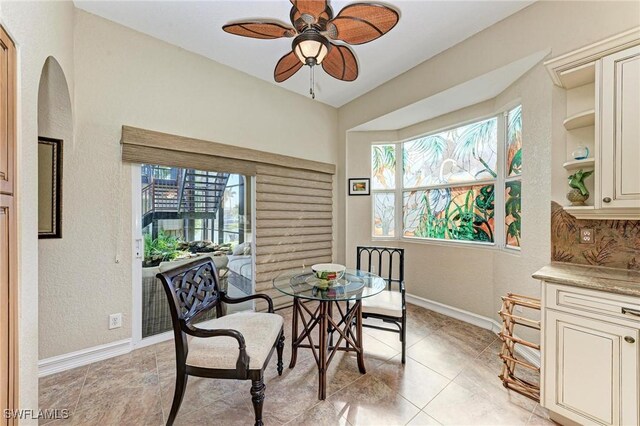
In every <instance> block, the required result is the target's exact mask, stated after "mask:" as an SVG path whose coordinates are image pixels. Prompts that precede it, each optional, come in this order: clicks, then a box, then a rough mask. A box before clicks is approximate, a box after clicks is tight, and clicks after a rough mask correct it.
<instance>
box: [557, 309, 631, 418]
mask: <svg viewBox="0 0 640 426" xmlns="http://www.w3.org/2000/svg"><path fill="white" fill-rule="evenodd" d="M546 315H547V321H546V335H545V348H546V349H545V350H546V351H547V361H546V365H547V366H546V369H547V372H546V374H545V383H546V384H545V391H546V395H547V396H546V397H545V399H546V405H547V408H549V409H550V410H552V411H554V412H557V413H558V414H561V415H563V416H565V417H567V418H569V419H572V420H575V421H577V422H579V423H581V424H585V423H589V424H603V425H619V424H625V425H626V424H634V425H635V424H638V397H639V396H640V395H639V394H638V380H639V378H640V377H639V375H638V355H639V354H640V353H639V352H638V340H639V339H640V330H638V329H634V328H631V327H625V326H622V325H617V324H613V323H608V322H605V321H598V320H594V319H590V318H585V317H582V316H579V315H573V314H566V313H562V312H557V311H553V310H547V312H546Z"/></svg>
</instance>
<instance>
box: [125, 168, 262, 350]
mask: <svg viewBox="0 0 640 426" xmlns="http://www.w3.org/2000/svg"><path fill="white" fill-rule="evenodd" d="M139 170H140V181H139V182H140V186H139V192H138V193H139V194H140V199H139V206H140V210H139V212H137V213H136V214H138V215H139V216H138V218H137V219H138V220H135V221H134V222H135V223H137V226H136V227H137V228H138V232H139V234H138V236H139V243H138V247H137V248H136V249H135V251H136V252H138V253H139V256H138V257H139V258H140V260H141V262H139V263H140V268H141V274H140V279H139V280H136V281H138V282H140V283H141V288H139V289H138V297H137V299H138V300H139V306H138V311H139V312H138V314H139V315H140V321H139V326H140V329H141V330H140V337H141V339H145V338H148V337H150V336H155V335H160V334H162V333H165V332H168V331H170V330H171V316H170V313H169V310H168V304H167V300H166V295H165V293H164V289H163V288H162V285H161V283H160V281H159V280H157V279H156V274H157V273H159V272H164V271H167V270H169V269H172V268H175V267H177V266H180V265H182V264H184V263H187V262H190V261H193V260H194V259H198V258H205V257H206V258H210V259H211V260H212V261H213V263H214V264H215V266H216V268H217V270H218V274H219V276H220V285H221V288H222V289H223V290H224V291H226V292H227V293H228V294H229V295H230V296H231V297H242V296H245V295H249V294H252V293H253V288H254V285H253V281H254V280H253V270H254V268H253V264H254V261H253V259H254V255H253V245H252V241H253V234H252V231H251V229H252V228H251V225H252V224H251V217H252V211H253V202H252V199H253V197H252V187H253V185H252V179H251V178H250V177H246V176H242V175H238V174H229V173H223V172H216V171H203V170H196V169H185V168H177V167H165V166H159V165H152V164H143V165H141V166H140V168H139ZM134 186H135V185H134ZM135 231H136V230H135V229H134V232H135ZM134 282H135V281H134ZM251 307H252V305H250V304H243V305H229V306H227V307H225V309H226V310H227V311H230V312H231V311H237V310H244V309H251ZM207 319H209V318H204V320H207Z"/></svg>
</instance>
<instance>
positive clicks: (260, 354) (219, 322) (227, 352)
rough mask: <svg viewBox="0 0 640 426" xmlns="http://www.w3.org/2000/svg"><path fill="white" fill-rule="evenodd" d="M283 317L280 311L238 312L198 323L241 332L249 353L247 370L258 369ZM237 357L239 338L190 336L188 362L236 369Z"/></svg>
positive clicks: (200, 365)
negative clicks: (269, 312) (275, 313)
mask: <svg viewBox="0 0 640 426" xmlns="http://www.w3.org/2000/svg"><path fill="white" fill-rule="evenodd" d="M282 325H283V320H282V317H281V316H280V315H274V314H267V313H258V312H239V313H237V314H232V315H226V316H223V317H221V318H218V319H215V320H213V321H207V323H205V324H202V325H200V327H201V328H206V329H209V330H215V329H233V330H236V331H237V332H239V333H240V334H242V335H243V336H244V341H245V344H246V345H247V355H248V356H249V370H261V369H263V368H264V366H265V362H266V361H267V359H268V358H269V355H270V353H271V350H272V348H273V342H275V341H276V340H277V339H278V337H279V336H280V332H281V330H282ZM237 361H238V341H237V340H236V339H234V338H233V337H225V336H221V337H217V338H215V339H211V338H200V337H193V338H191V339H190V340H189V353H188V354H187V365H189V366H192V367H201V368H215V369H229V370H232V369H235V368H236V362H237Z"/></svg>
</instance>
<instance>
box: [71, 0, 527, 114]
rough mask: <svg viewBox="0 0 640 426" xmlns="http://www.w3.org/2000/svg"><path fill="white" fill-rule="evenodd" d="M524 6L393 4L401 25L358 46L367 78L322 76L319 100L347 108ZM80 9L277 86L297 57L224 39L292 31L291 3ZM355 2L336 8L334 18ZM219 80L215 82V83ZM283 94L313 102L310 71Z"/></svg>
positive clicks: (258, 0) (217, 0)
mask: <svg viewBox="0 0 640 426" xmlns="http://www.w3.org/2000/svg"><path fill="white" fill-rule="evenodd" d="M533 1H534V0H522V1H500V0H496V1H427V0H390V1H388V2H387V3H388V4H391V5H393V6H394V7H395V8H396V9H397V10H399V11H400V22H399V23H398V25H397V26H396V27H395V28H394V29H393V30H391V32H389V33H388V34H386V35H385V36H384V37H382V38H380V39H378V40H375V41H373V42H371V43H368V44H364V45H359V46H353V50H354V52H355V54H356V56H357V58H358V62H359V68H360V75H359V77H358V79H357V80H356V81H354V82H343V81H338V80H336V79H334V78H332V77H330V76H329V75H327V74H325V73H324V71H322V69H321V68H318V69H316V76H315V78H316V100H318V101H320V102H324V103H326V104H329V105H332V106H334V107H340V106H342V105H344V104H345V103H347V102H349V101H351V100H353V99H355V98H357V97H358V96H360V95H363V94H364V93H366V92H368V91H370V90H371V89H373V88H375V87H377V86H379V85H381V84H382V83H384V82H386V81H388V80H390V79H392V78H394V77H396V76H397V75H400V74H402V73H403V72H405V71H407V70H409V69H411V68H413V67H414V66H416V65H418V64H419V63H421V62H423V61H425V60H427V59H429V58H431V57H433V56H434V55H437V54H438V53H440V52H442V51H444V50H446V49H448V48H449V47H451V46H453V45H455V44H457V43H459V42H461V41H462V40H464V39H466V38H468V37H470V36H472V35H473V34H475V33H477V32H479V31H482V30H483V29H485V28H487V27H489V26H491V25H493V24H494V23H496V22H498V21H500V20H502V19H504V18H506V17H507V16H509V15H511V14H513V13H515V12H517V11H518V10H520V9H522V8H524V7H526V6H528V5H529V4H531V3H533ZM74 3H75V5H76V7H78V8H80V9H84V10H86V11H87V12H90V13H93V14H96V15H99V16H102V17H104V18H106V19H109V20H111V21H114V22H117V23H119V24H122V25H125V26H127V27H130V28H132V29H135V30H137V31H140V32H142V33H145V34H148V35H150V36H153V37H155V38H158V39H160V40H164V41H166V42H168V43H171V44H174V45H176V46H180V47H182V48H184V49H186V50H189V51H191V52H194V53H198V54H200V55H203V56H205V57H207V58H210V59H213V60H215V61H217V62H220V63H222V64H225V65H228V66H230V67H232V68H235V69H238V70H240V71H243V72H246V73H247V74H251V75H253V76H255V77H258V78H260V79H262V80H265V81H268V82H270V83H273V84H277V83H276V82H275V81H274V80H273V68H274V67H275V65H276V63H277V62H278V59H280V57H282V56H283V55H284V54H285V53H287V52H289V51H290V50H291V41H292V39H288V38H283V39H278V40H257V39H250V38H245V37H238V36H233V35H230V34H227V33H225V32H224V31H222V29H221V27H222V25H224V24H225V23H227V22H230V21H237V20H239V19H244V18H272V19H276V20H280V21H282V22H284V23H288V17H289V10H290V9H291V3H290V2H289V1H287V0H278V1H274V0H251V1H250V0H233V1H231V0H209V1H91V0H75V2H74ZM349 3H353V1H338V0H335V1H331V2H330V4H331V6H332V7H333V10H334V14H337V13H338V11H339V10H340V9H342V8H343V7H344V6H345V5H347V4H349ZM212 78H214V77H212ZM280 86H282V87H284V88H286V89H288V90H291V91H293V92H296V93H299V94H302V95H305V96H307V95H308V93H309V68H308V67H303V68H302V69H301V70H300V71H298V73H297V74H296V75H294V76H293V77H291V78H290V79H289V80H287V81H286V82H284V83H281V84H280Z"/></svg>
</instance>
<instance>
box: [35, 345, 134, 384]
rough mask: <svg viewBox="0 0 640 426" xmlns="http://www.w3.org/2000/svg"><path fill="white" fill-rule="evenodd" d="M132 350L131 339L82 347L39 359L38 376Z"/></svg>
mask: <svg viewBox="0 0 640 426" xmlns="http://www.w3.org/2000/svg"><path fill="white" fill-rule="evenodd" d="M129 352H131V339H123V340H118V341H116V342H111V343H106V344H104V345H98V346H93V347H91V348H86V349H81V350H79V351H75V352H70V353H68V354H64V355H58V356H53V357H51V358H46V359H42V360H40V361H38V377H44V376H48V375H50V374H54V373H59V372H61V371H66V370H71V369H72V368H76V367H82V366H83V365H88V364H92V363H94V362H97V361H102V360H105V359H108V358H113V357H116V356H119V355H125V354H128V353H129Z"/></svg>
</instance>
